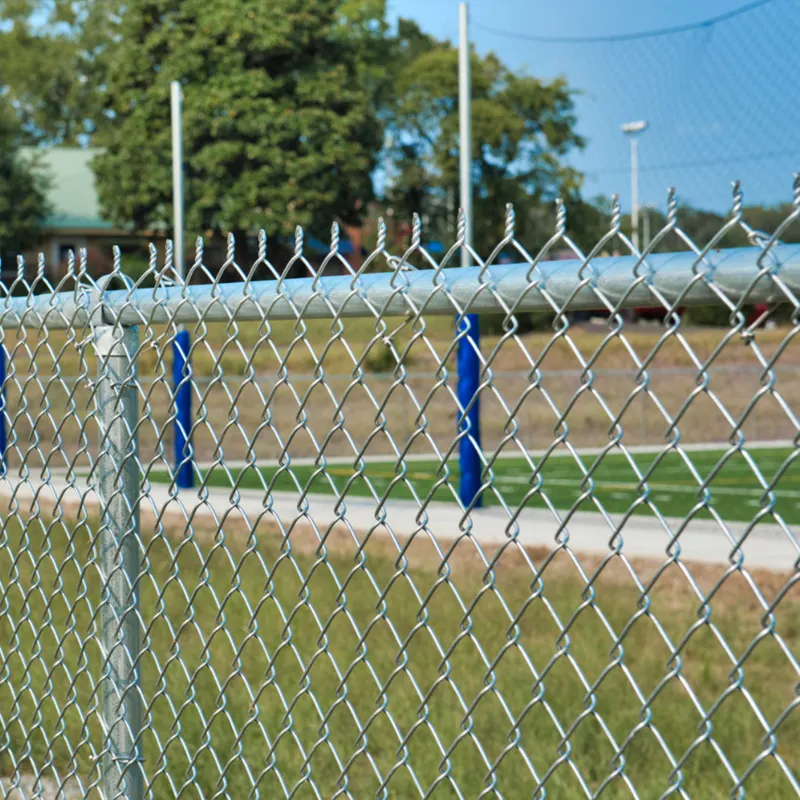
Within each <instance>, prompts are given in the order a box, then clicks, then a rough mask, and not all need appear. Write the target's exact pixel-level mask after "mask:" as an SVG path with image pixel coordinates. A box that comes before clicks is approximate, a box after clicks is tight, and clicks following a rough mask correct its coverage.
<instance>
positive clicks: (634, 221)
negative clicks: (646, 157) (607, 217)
mask: <svg viewBox="0 0 800 800" xmlns="http://www.w3.org/2000/svg"><path fill="white" fill-rule="evenodd" d="M631 241H632V242H633V246H634V247H635V248H636V249H637V250H638V249H639V143H638V140H637V138H636V135H635V134H634V135H633V136H631Z"/></svg>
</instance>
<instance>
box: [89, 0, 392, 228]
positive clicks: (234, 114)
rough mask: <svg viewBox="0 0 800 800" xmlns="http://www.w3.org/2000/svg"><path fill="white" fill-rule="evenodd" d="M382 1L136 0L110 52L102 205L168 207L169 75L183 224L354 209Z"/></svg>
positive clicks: (368, 168) (246, 224)
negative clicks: (181, 158) (178, 108)
mask: <svg viewBox="0 0 800 800" xmlns="http://www.w3.org/2000/svg"><path fill="white" fill-rule="evenodd" d="M382 19H383V8H382V4H381V3H379V2H355V1H354V0H347V1H346V2H343V0H276V2H274V3H271V4H270V6H269V11H268V13H267V14H265V12H264V5H263V3H259V2H256V0H183V1H181V0H155V1H154V0H131V1H130V2H129V3H128V4H127V6H126V9H125V12H124V14H123V16H122V21H121V24H120V42H119V44H118V46H117V47H116V48H115V52H114V54H113V57H112V58H111V60H110V65H109V70H108V77H107V90H106V103H107V106H108V109H109V110H110V111H111V112H112V113H113V115H114V120H113V125H110V126H109V130H108V132H107V135H106V137H105V143H106V146H107V150H106V152H105V153H104V154H103V155H102V156H101V157H99V158H98V159H97V160H96V174H97V179H98V187H99V194H100V199H101V202H102V205H103V207H104V209H105V210H106V213H107V214H109V215H110V217H111V219H112V220H113V221H115V222H117V223H119V224H133V225H135V226H136V227H138V228H140V229H141V228H145V227H148V226H150V225H154V224H158V223H159V222H161V223H163V222H164V221H167V220H169V219H170V216H171V207H170V202H171V170H170V163H171V162H170V158H171V155H170V112H169V84H170V82H171V81H172V80H180V81H182V82H183V84H184V85H185V87H186V90H185V92H184V94H185V99H184V115H183V123H184V151H185V154H186V158H185V184H186V200H187V215H186V216H187V218H186V225H187V229H188V230H191V231H234V232H236V231H248V230H253V229H255V228H260V227H265V228H266V229H267V230H269V231H270V233H271V234H272V235H276V234H277V235H284V236H288V235H290V234H291V232H292V230H293V228H294V226H295V225H296V224H302V225H312V226H315V227H318V226H324V227H325V228H327V227H329V226H330V223H331V221H332V220H333V219H334V218H339V219H341V220H343V221H344V222H346V223H350V222H356V221H358V219H359V217H360V214H361V209H362V207H363V205H364V204H365V203H366V202H367V201H368V200H370V198H371V196H372V184H371V177H370V176H371V173H372V171H373V169H374V167H375V163H376V159H377V156H378V152H379V150H380V147H381V126H380V123H379V121H378V118H377V109H376V108H375V106H374V103H373V95H374V91H375V86H376V84H377V82H378V72H377V70H376V65H375V64H374V63H371V62H370V58H371V57H373V58H374V52H375V50H376V48H377V44H378V40H379V39H380V37H381V36H382V35H383V28H382V25H383V23H382Z"/></svg>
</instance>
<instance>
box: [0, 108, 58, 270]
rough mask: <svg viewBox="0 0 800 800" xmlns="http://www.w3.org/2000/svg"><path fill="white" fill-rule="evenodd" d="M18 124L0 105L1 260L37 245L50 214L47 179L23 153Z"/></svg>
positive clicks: (7, 109)
mask: <svg viewBox="0 0 800 800" xmlns="http://www.w3.org/2000/svg"><path fill="white" fill-rule="evenodd" d="M20 139H21V134H20V130H19V123H18V121H17V119H16V118H15V116H14V114H13V113H12V111H11V110H10V109H9V107H8V105H7V104H6V103H3V102H0V256H2V258H3V261H4V263H5V264H6V268H7V269H8V268H9V266H10V265H9V263H8V262H9V260H13V258H14V256H15V255H17V254H18V253H21V252H23V251H24V250H27V249H28V248H30V247H32V246H33V245H35V244H36V242H37V239H38V237H39V231H40V228H41V225H42V222H43V221H44V219H45V217H46V216H47V213H48V210H49V209H48V206H47V194H46V193H47V187H48V178H47V176H46V175H44V174H43V173H42V172H41V170H38V169H36V165H35V164H34V163H33V162H32V160H31V159H29V158H26V157H24V156H23V155H22V154H21V152H20Z"/></svg>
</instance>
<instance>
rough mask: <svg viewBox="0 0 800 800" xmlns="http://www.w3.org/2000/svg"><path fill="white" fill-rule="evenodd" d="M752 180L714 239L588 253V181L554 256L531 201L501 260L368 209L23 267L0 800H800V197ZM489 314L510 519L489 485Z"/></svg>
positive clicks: (11, 432)
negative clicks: (327, 222)
mask: <svg viewBox="0 0 800 800" xmlns="http://www.w3.org/2000/svg"><path fill="white" fill-rule="evenodd" d="M741 205H742V204H741V195H740V194H739V193H738V189H737V191H736V194H735V203H734V209H733V212H732V214H731V216H730V219H729V221H728V222H727V223H726V225H725V228H723V229H722V230H720V231H719V233H718V235H717V236H715V237H714V238H713V239H712V240H711V241H709V242H707V243H694V242H692V241H691V240H690V239H689V237H687V236H686V235H685V234H684V233H683V232H682V231H681V230H680V229H679V227H678V226H677V224H676V215H675V201H674V197H672V196H670V198H669V215H668V221H667V225H666V227H665V228H664V229H663V230H662V231H660V232H658V234H657V235H656V236H655V237H654V239H653V240H652V242H651V244H650V245H649V246H648V248H647V249H646V250H645V251H644V252H643V253H642V254H638V253H635V252H634V250H633V247H632V245H631V243H630V241H629V240H628V239H627V237H626V236H625V235H624V234H623V233H622V232H621V231H620V228H619V213H618V209H615V214H614V218H613V221H612V228H611V230H609V232H608V234H607V235H606V236H605V237H603V238H602V239H601V241H599V242H598V243H597V245H596V246H595V247H594V248H593V249H592V251H591V252H588V253H583V252H581V251H580V250H579V248H578V247H577V246H576V245H575V244H574V243H573V241H572V239H571V238H570V236H569V235H568V233H567V220H566V219H565V216H564V214H563V210H559V214H558V222H557V230H556V231H555V232H554V234H553V236H552V238H551V239H550V240H549V241H548V242H547V243H546V244H544V246H542V247H541V248H538V249H537V250H535V251H529V250H528V249H526V247H525V245H524V244H523V243H522V242H520V241H518V240H517V238H516V237H515V229H514V216H513V211H512V210H511V209H509V210H508V213H507V218H506V226H505V232H504V236H503V238H502V240H501V241H500V242H499V243H498V245H497V247H496V248H495V249H494V251H493V252H492V253H490V254H488V255H485V257H483V258H482V257H481V255H480V254H478V253H477V252H472V253H471V256H472V259H473V261H474V263H475V265H476V266H475V267H474V268H472V269H469V270H460V269H457V268H456V265H457V263H458V260H459V258H460V251H461V248H462V247H463V226H462V227H461V229H460V231H459V236H458V237H457V239H456V241H455V243H454V245H453V246H452V247H451V248H450V249H449V250H448V251H447V252H446V253H445V254H444V255H442V256H441V257H434V255H433V254H432V253H430V252H429V251H428V249H426V247H425V243H424V242H425V239H424V232H423V230H422V228H421V225H420V223H419V220H415V224H414V228H413V235H412V240H411V244H410V247H409V249H408V250H407V251H406V252H405V253H389V252H388V251H387V249H386V240H385V229H384V228H382V227H381V228H380V229H379V233H378V242H377V246H376V248H375V250H374V251H373V252H372V253H371V254H370V255H369V256H368V257H367V258H366V260H365V261H364V263H363V265H362V266H361V267H360V268H358V269H353V268H352V267H351V266H350V265H349V264H348V262H347V260H346V259H345V258H344V257H343V256H342V255H341V254H340V248H339V235H338V230H337V229H336V228H335V227H334V230H333V236H332V242H331V248H330V252H329V254H328V255H327V256H326V257H325V258H324V259H323V260H321V261H319V260H317V261H314V260H313V259H312V258H311V257H310V256H307V255H306V252H305V249H304V244H303V236H302V232H298V234H297V239H296V242H295V247H294V255H293V256H292V257H291V258H290V259H288V260H287V261H286V263H285V264H283V265H282V266H280V267H279V266H275V265H273V264H272V263H271V261H270V258H269V250H268V246H267V240H266V237H265V236H264V235H263V234H262V235H261V236H260V237H259V240H258V244H257V248H258V249H257V255H256V257H255V259H254V260H253V263H245V264H243V263H240V262H239V261H238V260H237V255H236V250H235V247H234V242H233V239H230V240H229V242H228V248H227V254H226V256H225V258H224V259H223V263H222V264H221V266H220V267H219V268H218V269H217V268H214V267H212V266H210V265H209V263H207V258H206V256H205V255H204V252H203V248H202V243H201V242H199V243H198V248H197V255H196V259H195V263H194V265H193V266H192V267H191V269H189V270H188V271H187V273H186V275H185V277H183V278H182V277H180V276H179V275H178V274H177V273H176V271H175V269H174V268H173V264H172V254H171V250H170V249H169V248H167V252H166V253H165V254H164V256H163V258H159V257H158V256H157V254H156V252H155V250H154V249H153V252H152V263H151V269H150V271H148V273H147V274H145V275H143V276H142V277H141V278H140V279H139V280H138V281H136V282H133V281H130V280H128V279H126V278H125V276H124V264H123V263H121V261H120V259H119V258H117V259H116V260H115V266H114V271H113V273H112V275H111V276H109V277H107V278H104V279H102V280H95V279H92V278H91V277H90V276H89V275H88V274H87V269H86V259H85V254H78V257H77V259H74V260H72V261H71V262H70V265H69V268H68V270H67V273H66V275H65V276H64V277H63V279H61V280H60V281H59V282H58V283H57V285H53V283H52V282H51V281H50V280H49V279H48V278H47V277H46V275H47V272H46V269H45V264H44V261H41V262H40V264H39V268H38V271H37V273H36V275H35V277H33V278H32V279H30V280H28V279H27V278H26V277H25V275H26V272H25V270H24V269H23V268H22V266H21V268H20V271H19V277H18V279H17V280H16V281H15V282H14V283H13V285H11V286H10V287H9V288H8V293H7V296H6V298H5V300H4V301H3V302H2V303H0V326H2V337H3V340H2V345H3V348H4V351H5V354H6V378H5V382H4V384H3V386H4V392H5V397H4V412H5V420H6V425H7V430H8V445H7V452H6V467H5V474H4V476H3V478H2V480H0V483H1V484H2V496H3V501H2V503H3V506H2V507H3V515H2V535H1V538H0V795H2V796H6V797H56V796H60V797H78V796H94V795H97V796H104V797H126V798H127V797H133V798H138V797H154V798H155V797H159V798H160V797H164V798H172V797H213V798H217V797H226V798H228V797H229V798H238V797H244V796H247V797H326V798H334V797H351V798H363V797H373V796H374V797H383V798H388V797H414V796H420V797H464V798H466V797H507V798H512V797H544V796H545V795H546V794H549V795H550V796H553V797H573V796H574V797H581V796H587V797H592V796H598V795H600V794H602V795H603V796H606V797H662V796H668V795H672V794H674V795H678V796H682V797H717V796H721V795H724V794H726V793H728V794H730V795H731V796H733V797H744V796H745V795H750V796H757V797H766V796H770V797H772V796H776V797H777V796H795V795H800V783H799V782H798V769H800V763H799V762H800V747H798V744H800V723H798V714H797V711H796V708H797V705H798V702H800V701H799V700H798V697H800V693H799V692H798V689H800V682H799V681H800V664H799V663H798V637H799V636H800V629H799V628H798V624H797V620H798V619H800V616H798V611H800V606H798V597H797V591H796V589H795V584H796V582H797V578H798V551H799V550H800V548H799V547H798V541H797V538H796V536H795V533H794V526H795V525H796V524H797V523H798V522H800V515H798V513H797V509H798V503H797V498H798V496H800V495H798V488H797V486H796V483H797V479H798V473H797V468H796V465H795V461H796V457H797V454H798V453H800V448H798V441H799V439H798V437H799V436H800V422H798V418H797V405H798V400H797V398H798V396H800V395H798V390H799V389H800V379H799V378H798V374H799V373H798V370H800V357H799V356H798V354H797V349H796V344H795V335H796V334H797V332H798V331H800V325H799V324H798V316H799V315H800V301H798V281H800V269H798V266H800V253H798V250H797V248H794V247H790V246H787V245H782V244H781V243H780V240H781V234H782V232H783V230H785V227H786V226H788V225H790V224H792V223H794V222H795V219H796V217H797V216H798V215H799V214H800V205H798V198H797V196H796V198H795V205H794V207H793V208H794V210H793V211H792V213H791V215H790V217H789V218H787V220H786V222H785V225H784V226H781V228H780V229H779V230H777V231H775V232H773V233H772V234H763V233H760V232H756V231H752V230H750V229H749V228H747V226H746V223H745V221H744V220H743V219H742V217H741ZM736 226H739V227H744V228H745V230H747V231H748V234H749V236H750V240H751V241H752V243H753V247H752V248H750V249H747V250H745V251H736V252H733V251H726V250H724V248H725V236H726V234H727V233H728V232H729V231H730V230H731V229H733V228H734V227H736ZM564 249H567V250H569V251H570V253H571V254H572V259H573V260H572V261H565V262H558V261H551V260H549V259H550V256H551V255H552V254H553V253H555V252H556V251H563V250H564ZM613 249H618V250H621V251H622V252H623V253H624V254H625V255H624V256H622V257H620V258H613V257H612V258H606V257H605V256H606V254H607V253H608V252H611V251H612V250H613ZM665 249H666V250H668V251H671V253H672V255H666V256H664V255H660V253H659V252H657V251H662V250H665ZM509 255H511V256H512V257H511V258H510V259H509V258H508V257H509ZM501 256H504V257H505V260H507V261H508V260H511V261H513V262H514V264H512V265H510V266H507V265H505V264H498V261H499V260H500V257H501ZM670 259H673V261H670ZM675 259H677V260H675ZM676 264H677V267H676ZM731 265H733V266H731ZM504 270H505V272H504ZM512 273H513V275H514V276H516V277H515V278H514V280H515V281H516V283H514V284H513V286H514V287H516V288H514V291H513V292H509V291H507V290H506V289H504V288H503V287H504V286H505V285H506V284H504V283H503V280H504V276H505V275H511V274H512ZM620 275H622V277H623V279H624V280H623V282H622V283H621V284H620V277H619V276H620ZM609 276H611V277H609ZM615 276H616V277H615ZM620 285H622V286H623V290H622V291H619V290H618V288H615V287H619V286H620ZM696 297H700V298H701V299H702V300H703V302H704V303H705V304H706V305H708V304H711V305H712V306H714V307H717V308H721V309H724V314H723V317H724V319H723V322H724V325H723V326H722V327H717V328H697V327H695V326H693V324H692V316H691V315H692V313H693V309H694V303H695V302H698V301H697V300H696V299H695V298H696ZM376 298H379V299H376ZM642 298H646V302H643V300H642ZM756 300H758V301H767V303H768V307H767V310H766V311H764V310H763V309H759V310H758V311H757V312H756V314H755V316H753V315H752V314H751V308H750V306H751V304H752V303H753V302H754V301H756ZM641 306H648V307H656V308H659V309H661V310H662V312H663V313H662V316H663V317H664V319H663V323H662V324H660V325H657V326H650V327H648V326H646V325H640V324H634V322H633V321H632V320H631V319H630V318H629V311H628V310H629V309H631V308H633V307H641ZM587 308H589V309H598V310H599V311H605V312H606V318H605V319H604V320H603V321H602V323H600V327H598V326H594V327H589V328H586V327H582V326H579V325H576V324H575V323H574V320H573V316H572V314H573V312H574V311H575V310H578V309H587ZM472 312H479V313H480V314H481V316H480V320H481V325H482V326H483V339H482V347H481V352H480V365H481V372H480V383H479V393H478V397H479V400H480V405H481V426H482V431H481V436H482V441H481V449H480V453H481V461H482V477H481V485H482V489H481V497H482V499H483V504H484V506H485V507H484V508H475V507H469V506H468V507H465V506H464V505H463V504H462V502H461V500H460V498H459V491H458V480H459V478H458V459H457V455H458V448H459V442H460V440H461V439H462V438H464V437H472V438H473V440H476V441H477V432H476V431H474V430H471V429H468V428H465V427H463V426H462V427H461V429H459V428H458V421H459V419H461V417H462V416H463V415H464V413H465V412H466V411H467V410H468V409H465V408H463V407H462V406H461V405H460V404H459V401H458V394H457V391H456V381H457V374H456V366H455V365H456V354H457V350H458V347H459V345H460V343H461V342H462V340H465V339H466V340H467V341H469V338H468V330H469V328H468V324H460V325H457V324H456V318H458V319H459V320H463V319H464V318H465V316H466V315H467V314H468V313H472ZM596 313H599V312H596ZM768 318H769V319H779V320H780V325H779V326H778V327H776V328H774V329H772V328H769V327H763V326H762V323H763V322H765V321H766V320H767V319H768ZM469 319H473V318H472V317H469ZM469 324H473V323H469ZM182 327H184V328H185V329H187V330H188V332H189V337H190V339H189V341H190V347H189V352H188V353H187V354H186V355H187V356H188V358H189V363H190V364H191V367H190V368H187V372H185V373H183V374H181V375H179V376H178V381H180V382H188V383H189V385H190V386H191V392H192V402H193V415H192V423H191V425H192V427H191V430H190V431H184V434H185V435H187V436H188V437H190V439H191V451H187V452H186V453H185V454H184V456H185V459H192V462H191V463H193V464H194V467H193V469H194V473H195V488H194V489H191V490H188V489H182V490H179V489H178V487H177V485H176V481H175V470H176V464H175V461H174V459H173V454H172V452H173V451H172V448H173V437H174V435H175V421H176V419H177V418H178V409H177V406H176V402H175V396H176V383H175V382H174V381H173V376H172V361H173V357H174V356H173V352H172V345H173V342H174V341H175V339H176V337H177V335H178V332H179V330H180V329H181V328H182ZM763 439H766V440H768V441H769V442H771V443H772V444H771V446H770V447H766V448H765V447H763V446H759V445H760V444H761V441H760V440H763ZM664 476H666V477H664Z"/></svg>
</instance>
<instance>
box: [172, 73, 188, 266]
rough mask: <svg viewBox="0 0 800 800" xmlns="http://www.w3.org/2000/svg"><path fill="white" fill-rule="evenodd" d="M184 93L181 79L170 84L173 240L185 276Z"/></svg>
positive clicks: (176, 255) (176, 256)
mask: <svg viewBox="0 0 800 800" xmlns="http://www.w3.org/2000/svg"><path fill="white" fill-rule="evenodd" d="M182 101H183V93H182V92H181V84H180V81H172V83H171V84H170V110H171V112H172V227H173V231H172V240H173V245H174V258H175V271H176V272H177V273H178V275H180V276H181V277H183V272H184V268H185V266H186V261H185V260H184V259H185V256H184V252H183V130H182V127H181V106H182Z"/></svg>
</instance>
